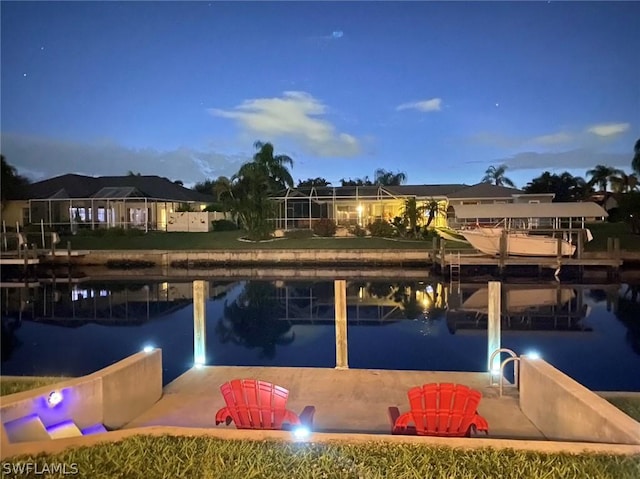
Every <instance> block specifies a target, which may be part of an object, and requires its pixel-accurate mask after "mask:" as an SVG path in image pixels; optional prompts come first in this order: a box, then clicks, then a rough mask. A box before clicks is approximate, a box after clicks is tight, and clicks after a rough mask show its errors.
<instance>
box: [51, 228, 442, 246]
mask: <svg viewBox="0 0 640 479" xmlns="http://www.w3.org/2000/svg"><path fill="white" fill-rule="evenodd" d="M244 234H245V233H244V232H242V231H220V232H209V233H166V232H157V231H156V232H150V233H147V234H146V235H141V236H102V237H98V236H71V237H64V238H62V241H61V243H60V244H61V245H64V247H65V248H66V244H67V241H71V248H72V249H74V250H81V249H89V250H91V249H94V250H101V249H112V250H118V249H120V250H123V249H130V250H135V249H146V250H216V249H224V250H229V249H235V250H240V249H424V250H430V249H431V248H432V246H433V245H432V242H431V241H430V240H428V241H417V240H392V239H385V238H366V237H365V238H357V237H356V238H306V239H293V238H284V239H277V240H273V241H265V242H259V243H252V242H245V241H238V239H239V238H241V237H242V236H243V235H244Z"/></svg>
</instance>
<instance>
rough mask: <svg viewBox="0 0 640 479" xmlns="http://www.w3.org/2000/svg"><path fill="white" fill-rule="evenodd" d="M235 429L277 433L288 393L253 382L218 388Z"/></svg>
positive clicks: (269, 385)
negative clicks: (274, 431)
mask: <svg viewBox="0 0 640 479" xmlns="http://www.w3.org/2000/svg"><path fill="white" fill-rule="evenodd" d="M220 391H221V392H222V396H223V398H224V401H225V403H226V404H227V408H228V409H229V414H230V415H231V417H232V419H233V422H234V423H235V424H236V427H237V428H238V429H281V428H282V423H283V421H284V419H285V416H286V414H287V411H286V406H287V399H288V397H289V391H288V390H287V389H285V388H283V387H281V386H277V385H275V384H271V383H268V382H266V381H258V380H255V379H234V380H232V381H229V382H227V383H225V384H223V385H222V386H220Z"/></svg>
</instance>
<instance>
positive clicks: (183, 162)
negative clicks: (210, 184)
mask: <svg viewBox="0 0 640 479" xmlns="http://www.w3.org/2000/svg"><path fill="white" fill-rule="evenodd" d="M1 144H2V154H3V155H4V156H5V158H6V159H7V161H8V162H9V164H11V165H13V166H15V167H16V169H17V170H18V172H19V173H20V174H24V175H25V176H27V177H29V178H30V179H31V180H34V181H39V180H42V179H45V178H50V177H53V176H58V175H63V174H66V173H76V174H82V175H87V176H108V175H114V176H117V175H126V174H127V173H128V172H129V171H133V172H136V173H138V172H139V173H141V174H143V175H158V176H164V177H167V178H169V179H171V180H181V181H183V182H184V184H185V186H187V185H192V184H194V183H197V182H200V181H204V180H205V179H207V178H216V177H218V176H220V175H225V176H230V175H232V174H233V173H235V172H236V170H237V169H238V167H239V166H240V164H241V163H242V162H244V161H247V160H248V158H245V157H240V156H238V155H225V154H222V153H218V152H215V151H199V150H195V149H193V148H187V147H182V148H178V149H176V150H170V151H158V150H155V149H151V148H145V149H133V148H127V147H125V146H122V145H119V144H117V143H114V142H108V141H107V142H104V141H103V142H96V143H80V142H73V141H64V140H58V139H53V138H45V137H39V136H29V135H17V134H14V133H2V136H1Z"/></svg>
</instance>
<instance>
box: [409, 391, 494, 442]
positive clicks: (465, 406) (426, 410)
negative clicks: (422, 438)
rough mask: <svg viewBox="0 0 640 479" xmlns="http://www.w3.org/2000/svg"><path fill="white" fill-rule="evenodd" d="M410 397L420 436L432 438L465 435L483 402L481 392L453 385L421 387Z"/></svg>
mask: <svg viewBox="0 0 640 479" xmlns="http://www.w3.org/2000/svg"><path fill="white" fill-rule="evenodd" d="M408 396H409V404H410V406H411V415H412V417H413V421H414V424H415V426H416V432H417V433H418V434H420V435H430V436H434V435H443V436H449V435H461V434H465V433H466V432H467V431H468V430H469V427H470V426H471V423H472V422H473V419H474V417H475V415H476V412H477V409H478V405H479V404H480V400H481V399H482V394H481V393H480V392H479V391H476V390H474V389H470V388H469V387H467V386H464V385H462V384H452V383H439V384H438V383H433V384H425V385H423V386H417V387H415V388H412V389H410V390H409V393H408Z"/></svg>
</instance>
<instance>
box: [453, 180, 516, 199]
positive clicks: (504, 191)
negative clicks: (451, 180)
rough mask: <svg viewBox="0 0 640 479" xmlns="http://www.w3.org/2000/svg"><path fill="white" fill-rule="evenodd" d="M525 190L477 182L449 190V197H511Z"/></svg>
mask: <svg viewBox="0 0 640 479" xmlns="http://www.w3.org/2000/svg"><path fill="white" fill-rule="evenodd" d="M524 193H525V192H524V191H522V190H519V189H518V188H509V187H507V186H498V185H494V184H491V183H478V184H475V185H473V186H467V187H466V188H462V189H460V190H458V191H454V192H451V193H450V194H449V195H447V196H448V197H449V199H468V198H474V199H475V198H511V196H513V195H522V194H524Z"/></svg>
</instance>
